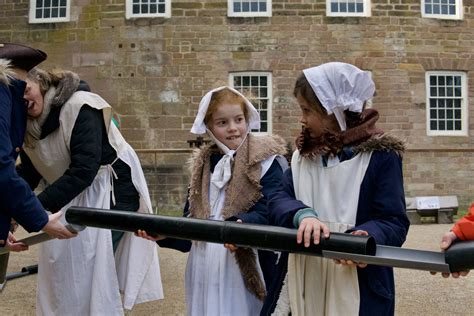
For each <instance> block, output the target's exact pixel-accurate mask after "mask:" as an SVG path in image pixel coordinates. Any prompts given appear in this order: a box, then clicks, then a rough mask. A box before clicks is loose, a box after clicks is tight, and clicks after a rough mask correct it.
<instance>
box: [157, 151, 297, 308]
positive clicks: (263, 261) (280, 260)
mask: <svg viewBox="0 0 474 316" xmlns="http://www.w3.org/2000/svg"><path fill="white" fill-rule="evenodd" d="M221 158H222V155H217V154H214V155H212V156H211V172H212V171H213V170H214V167H215V166H216V164H217V163H218V162H219V160H220V159H221ZM282 174H283V171H282V169H281V167H280V164H279V163H278V162H277V160H274V161H273V164H272V165H271V167H270V169H269V170H268V171H267V172H266V173H265V175H264V176H263V178H262V179H261V180H260V185H261V186H262V190H261V192H262V194H263V197H262V198H261V199H260V200H259V201H258V202H257V203H255V205H254V206H253V207H252V208H250V209H249V210H248V211H247V212H242V213H240V214H237V215H236V216H233V217H231V218H229V219H228V220H231V221H236V220H237V219H241V220H242V222H244V223H251V224H262V225H268V224H269V221H268V216H269V210H268V207H267V202H268V197H269V196H270V194H271V192H272V191H274V190H276V189H277V188H278V186H279V185H280V181H281V177H282ZM188 214H189V203H188V202H186V205H185V207H184V214H183V216H185V217H187V216H188ZM191 244H192V243H191V241H189V240H180V239H174V238H166V239H164V240H161V241H158V245H160V247H165V248H173V249H176V250H179V251H182V252H188V251H190V249H191ZM258 258H259V263H260V267H261V269H262V272H263V277H264V280H265V286H266V290H267V296H266V299H265V301H264V305H263V307H262V311H261V313H260V315H262V316H263V315H270V314H271V313H272V312H273V310H274V308H275V306H276V302H277V299H278V295H279V292H280V290H281V287H282V283H283V280H284V278H285V275H286V269H287V262H288V254H287V253H280V254H276V253H274V252H272V251H264V250H259V251H258Z"/></svg>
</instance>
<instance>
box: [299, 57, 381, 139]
mask: <svg viewBox="0 0 474 316" xmlns="http://www.w3.org/2000/svg"><path fill="white" fill-rule="evenodd" d="M303 73H304V75H305V77H306V79H307V80H308V82H309V84H310V85H311V88H313V91H314V93H315V94H316V96H317V97H318V99H319V101H320V102H321V104H322V106H324V108H325V109H326V111H327V112H328V114H333V113H334V115H336V119H337V122H338V123H339V127H340V128H341V131H345V130H346V120H345V117H344V111H345V110H349V111H351V112H357V113H360V112H362V109H363V105H364V102H365V101H367V100H370V99H371V98H372V97H373V96H374V93H375V84H374V81H373V80H372V78H370V75H369V74H368V73H367V72H365V71H363V70H360V69H359V68H357V67H355V66H353V65H351V64H346V63H341V62H330V63H326V64H322V65H320V66H317V67H312V68H307V69H304V70H303Z"/></svg>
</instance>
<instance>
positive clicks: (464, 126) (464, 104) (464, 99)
mask: <svg viewBox="0 0 474 316" xmlns="http://www.w3.org/2000/svg"><path fill="white" fill-rule="evenodd" d="M440 75H441V76H445V77H446V76H460V77H461V96H460V99H461V130H452V131H449V130H442V131H440V130H432V129H431V124H430V120H431V113H430V99H431V98H433V97H434V96H431V92H430V91H431V83H430V77H431V76H440ZM467 84H468V82H467V74H466V72H462V71H427V72H426V73H425V85H426V88H425V89H426V90H425V91H426V134H427V136H468V134H469V126H468V123H469V122H468V114H469V112H468V96H467V92H468V87H467ZM453 97H454V96H453ZM444 99H445V100H446V98H444ZM454 99H455V98H453V100H454ZM453 121H454V120H453Z"/></svg>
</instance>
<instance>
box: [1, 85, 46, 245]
mask: <svg viewBox="0 0 474 316" xmlns="http://www.w3.org/2000/svg"><path fill="white" fill-rule="evenodd" d="M25 87H26V83H25V82H24V81H21V80H14V79H13V80H12V81H11V82H10V85H7V84H6V83H3V82H2V83H0V240H5V239H6V238H7V237H8V231H9V228H10V222H11V218H14V219H15V220H16V221H17V222H18V223H19V224H20V225H21V226H23V227H24V228H25V229H26V230H27V231H29V232H33V231H39V230H41V229H42V228H43V227H44V226H45V225H46V224H47V222H48V215H47V214H46V212H45V211H44V209H43V207H42V206H41V204H40V202H39V201H38V199H37V198H36V197H35V195H34V193H33V192H32V191H31V189H30V187H29V186H28V184H27V183H26V182H25V181H24V180H23V179H22V178H21V177H19V176H18V174H17V173H16V170H15V161H16V158H17V156H18V153H19V151H20V150H21V146H22V144H23V138H24V135H25V129H26V114H27V104H26V102H25V100H24V99H23V92H24V91H25ZM1 246H3V245H0V247H1Z"/></svg>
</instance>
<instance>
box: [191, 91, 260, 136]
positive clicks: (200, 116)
mask: <svg viewBox="0 0 474 316" xmlns="http://www.w3.org/2000/svg"><path fill="white" fill-rule="evenodd" d="M226 88H227V89H229V90H231V91H232V92H234V93H235V94H237V95H239V96H241V97H242V98H243V100H244V102H245V105H246V106H247V110H248V113H249V117H248V122H247V124H248V126H249V131H250V130H252V129H260V115H259V114H258V111H257V109H255V107H254V106H253V104H252V103H251V102H250V101H249V100H248V99H247V98H246V97H245V96H244V95H243V94H242V93H240V92H239V91H237V90H235V89H234V88H232V87H228V86H222V87H219V88H215V89H213V90H211V91H209V92H208V93H206V95H205V96H204V97H203V98H202V99H201V102H200V103H199V109H198V113H197V115H196V118H195V119H194V124H193V127H192V128H191V133H193V134H205V133H206V124H205V123H204V118H205V117H206V113H207V109H208V108H209V103H210V102H211V98H212V95H213V93H214V92H218V91H221V90H223V89H226Z"/></svg>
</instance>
